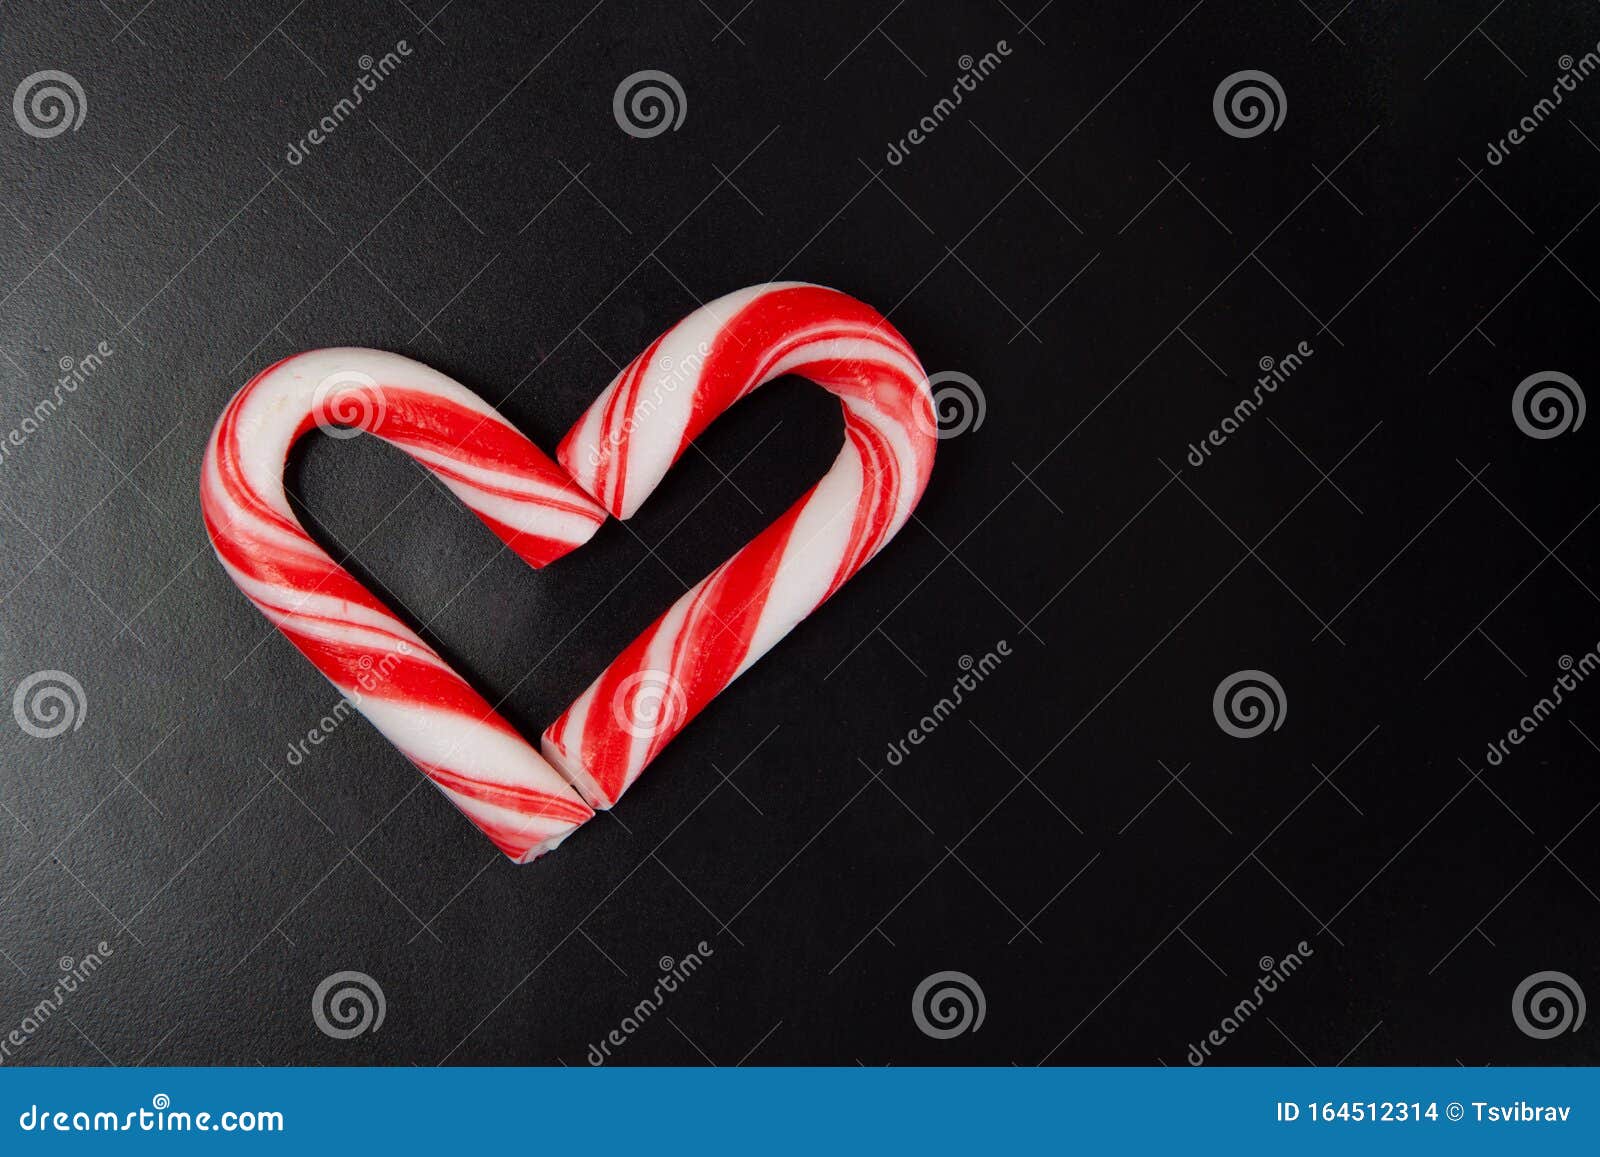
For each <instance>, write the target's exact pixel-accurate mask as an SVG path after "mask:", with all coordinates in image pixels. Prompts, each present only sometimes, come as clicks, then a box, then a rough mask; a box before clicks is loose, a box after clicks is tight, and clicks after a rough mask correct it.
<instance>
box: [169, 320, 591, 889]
mask: <svg viewBox="0 0 1600 1157" xmlns="http://www.w3.org/2000/svg"><path fill="white" fill-rule="evenodd" d="M335 423H337V424H339V425H342V426H346V427H354V429H353V430H341V429H331V430H330V432H332V433H334V434H335V435H336V436H343V435H345V434H346V433H351V432H355V431H359V430H366V431H368V432H370V433H373V434H376V435H377V436H378V437H380V438H382V439H383V440H384V441H386V442H389V443H391V444H393V445H395V446H398V447H399V448H400V449H402V450H404V451H405V452H406V453H407V454H409V455H410V456H411V457H412V458H414V459H416V460H417V462H419V463H420V464H421V465H423V466H424V467H426V468H427V469H428V470H430V471H432V472H433V473H434V474H435V475H436V476H437V477H438V478H439V480H440V481H441V482H443V483H444V484H445V486H447V487H449V488H450V490H452V491H453V492H454V493H455V494H456V496H457V497H459V498H460V499H461V500H462V501H463V502H464V503H466V504H467V506H468V507H470V508H471V509H472V511H473V513H475V514H476V515H477V516H478V517H479V518H480V519H482V520H483V521H484V523H485V524H487V525H488V527H489V528H490V529H491V530H493V531H494V532H495V534H497V535H498V536H499V537H500V538H501V539H502V540H503V541H504V542H505V543H506V544H507V545H508V546H509V547H510V548H511V549H512V550H513V551H515V552H516V553H517V554H518V555H519V556H520V557H521V558H522V559H524V560H525V561H526V562H527V563H529V565H531V566H535V567H538V566H543V565H544V564H545V563H547V562H552V561H554V560H555V559H557V558H560V557H561V556H562V555H564V554H566V553H567V552H568V551H570V550H572V549H573V548H574V547H576V546H579V545H581V544H582V543H584V542H586V541H588V539H589V537H590V536H591V535H592V534H593V533H594V531H595V529H596V528H597V527H598V526H599V525H600V523H601V522H602V521H603V520H604V518H605V514H604V512H603V511H601V510H600V509H599V508H597V507H596V506H595V505H594V503H592V502H591V501H590V500H589V499H588V497H586V496H585V495H584V494H582V493H581V492H580V491H578V490H577V489H576V488H574V487H573V485H572V483H571V481H570V479H568V478H567V476H566V475H565V474H564V473H563V472H562V470H561V468H560V467H558V466H557V465H556V464H555V463H554V462H552V461H551V460H550V459H549V458H548V457H546V456H545V455H544V454H543V453H542V452H541V451H540V450H539V449H538V447H536V446H535V445H534V444H533V443H532V442H530V441H528V439H526V438H525V437H523V436H522V435H521V434H520V433H518V432H517V431H516V430H515V429H513V428H512V426H511V425H510V424H509V423H508V422H506V420H505V419H504V418H502V417H501V416H500V415H499V414H498V413H496V412H495V411H494V410H493V409H491V408H490V407H489V406H488V405H487V404H486V403H484V402H483V400H482V399H480V398H479V397H477V395H475V394H473V393H471V392H470V391H469V390H467V389H465V388H464V387H462V386H460V385H458V384H457V383H455V382H453V381H451V380H450V379H449V378H447V377H445V376H444V375H443V374H439V373H436V372H435V371H433V370H430V369H428V368H427V367H426V366H423V365H419V364H418V363H416V362H413V361H411V360H409V359H407V358H403V357H399V356H398V355H395V354H389V353H381V352H378V351H376V350H363V349H325V350H316V351H314V352H312V353H306V354H301V355H299V356H298V357H292V358H288V359H286V360H284V361H281V362H279V363H278V364H277V365H274V366H271V367H270V368H268V369H266V370H265V371H263V372H262V373H260V374H258V375H257V376H256V377H255V378H254V379H253V380H252V381H251V382H250V383H249V384H248V385H246V386H245V387H244V388H243V389H242V390H240V391H239V392H238V394H236V395H235V396H234V398H233V400H232V402H230V403H229V404H228V407H227V409H226V410H225V411H223V414H222V417H221V418H220V419H219V420H218V422H217V426H216V430H215V431H214V432H213V434H212V436H211V441H210V444H209V445H208V447H207V449H206V457H205V463H204V466H203V468H202V474H201V481H200V504H201V510H202V512H203V514H204V516H205V522H206V530H207V532H208V533H209V534H210V536H211V542H212V545H213V546H214V547H215V548H216V552H217V557H218V558H219V559H221V560H222V565H223V566H224V567H225V568H226V569H227V572H228V574H229V575H230V576H231V577H232V579H233V581H234V582H235V583H237V584H238V586H239V589H240V590H241V591H243V592H244V594H245V596H246V597H247V598H249V599H250V601H251V602H253V603H255V605H256V606H257V608H259V609H260V611H261V613H262V614H264V615H265V616H266V617H267V619H268V620H269V621H270V622H272V623H273V624H274V625H275V626H276V627H277V628H278V629H279V630H280V631H282V632H283V633H284V635H285V636H286V637H287V638H288V639H289V641H290V642H291V643H293V644H294V645H295V646H296V647H298V648H299V649H300V651H301V653H302V654H304V655H305V656H306V657H307V658H308V659H310V660H311V661H312V662H313V663H314V664H316V666H317V668H318V669H319V670H320V671H321V672H322V673H323V674H324V675H326V676H327V677H328V679H329V680H330V681H331V682H332V683H333V685H334V686H335V687H337V688H338V689H339V691H340V692H341V693H342V694H344V695H345V696H346V697H347V698H348V699H349V700H350V702H351V704H352V705H353V706H355V707H357V708H358V709H359V710H360V711H361V712H362V714H364V715H365V716H366V717H367V718H368V719H370V720H371V721H372V723H373V724H374V725H375V726H376V727H377V728H378V730H379V731H381V732H382V733H383V734H384V735H385V736H387V737H388V738H389V740H390V741H391V742H392V743H394V745H395V746H396V747H398V748H399V749H400V751H401V752H402V753H404V754H405V755H406V756H407V757H408V758H409V759H410V760H411V761H412V762H413V763H415V764H416V765H417V767H418V768H420V769H421V771H422V773H423V774H424V775H426V776H427V777H428V778H429V779H430V780H432V781H433V782H434V783H435V784H436V785H437V786H438V787H439V789H440V790H441V791H443V792H444V794H445V795H446V796H447V797H448V798H449V799H450V801H451V802H452V803H454V804H455V805H456V806H457V807H458V808H460V809H461V811H462V812H464V813H465V814H466V816H467V818H468V819H470V820H471V821H472V822H473V823H475V824H476V825H477V826H478V827H479V828H481V829H482V830H483V832H484V833H485V834H486V835H487V836H488V837H489V838H490V839H491V840H492V841H494V843H495V845H496V846H498V847H499V848H500V850H501V851H503V852H505V854H506V855H508V856H510V857H511V858H512V859H513V860H516V861H517V862H519V863H526V862H527V861H529V860H532V859H534V858H535V857H537V856H539V855H541V854H543V853H544V852H547V851H549V850H550V849H552V848H554V847H555V846H556V845H557V844H559V843H560V842H561V841H562V840H563V839H564V838H566V836H567V835H569V834H570V833H571V832H572V831H573V830H574V829H575V828H576V827H577V826H578V825H579V824H581V823H583V822H584V821H585V820H587V819H588V818H589V817H590V816H591V815H592V814H593V813H592V812H591V811H590V809H589V808H588V807H587V806H586V805H585V804H584V803H582V802H581V801H580V800H579V799H578V798H577V797H576V795H575V794H574V792H573V791H572V788H571V787H570V786H569V785H568V784H567V783H566V782H565V781H563V779H562V777H561V776H560V775H559V774H557V773H556V772H555V770H553V769H552V768H551V767H550V765H549V764H547V763H546V762H545V761H544V760H543V759H542V758H540V756H539V753H538V752H536V751H535V750H534V749H533V748H532V747H531V746H529V745H528V743H527V742H526V741H525V740H524V739H523V738H522V737H521V736H520V735H518V734H517V732H516V731H515V730H513V729H512V727H511V725H510V724H508V723H507V722H506V721H505V720H504V719H502V718H501V717H500V716H499V715H498V714H497V713H496V712H495V710H494V709H493V708H492V707H490V706H489V704H488V703H487V702H485V701H484V699H483V698H482V696H480V695H479V694H478V693H477V692H476V691H474V690H472V688H471V687H469V686H468V685H467V683H466V681H465V680H463V679H462V678H461V677H460V676H459V675H457V674H456V673H455V671H453V670H452V669H451V668H450V666H449V665H448V664H447V663H446V662H445V661H444V660H443V659H442V658H440V657H439V655H438V654H436V653H435V652H434V650H433V649H432V648H431V647H429V646H428V645H427V644H426V643H424V642H423V641H422V639H421V638H419V637H418V636H417V634H416V633H415V632H414V631H412V630H411V629H410V628H408V627H407V626H405V624H403V623H402V622H401V621H400V620H399V619H397V618H396V617H395V616H394V615H393V614H391V613H390V612H389V610H388V609H387V608H385V607H384V605H383V604H382V603H381V602H379V601H378V600H377V599H376V598H374V597H373V596H372V595H371V594H369V593H368V591H367V590H366V588H365V587H363V586H362V585H361V584H360V583H359V582H357V581H356V579H355V578H354V577H352V576H351V575H350V574H349V572H347V571H346V570H344V569H343V568H342V567H340V566H339V565H338V564H337V563H335V562H334V561H333V560H332V559H331V558H329V557H328V555H327V554H326V553H325V552H324V551H323V550H322V548H321V547H319V546H317V544H316V543H315V542H313V541H312V540H311V537H310V536H309V535H308V534H306V532H305V529H304V528H303V527H302V526H301V525H300V521H299V519H297V518H296V517H295V515H294V513H293V511H291V509H290V507H289V501H288V498H287V497H286V496H285V494H284V487H283V468H284V463H285V460H286V459H287V457H288V454H289V448H290V447H291V446H292V445H293V444H294V442H295V441H296V440H297V439H298V438H299V437H300V436H301V435H303V434H305V433H306V432H307V431H309V430H311V429H313V428H314V427H318V426H320V427H323V428H330V427H331V426H333V424H335Z"/></svg>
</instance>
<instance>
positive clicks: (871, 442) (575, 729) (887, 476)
mask: <svg viewBox="0 0 1600 1157" xmlns="http://www.w3.org/2000/svg"><path fill="white" fill-rule="evenodd" d="M783 374H798V375H800V376H802V377H806V378H809V379H811V380H812V381H814V382H816V383H817V384H818V385H820V386H822V387H824V388H825V389H827V390H829V391H831V392H832V393H834V394H837V395H838V397H839V400H840V402H841V403H842V404H843V407H844V424H845V441H844V447H843V449H841V450H840V452H839V456H838V458H836V459H835V460H834V463H833V465H832V467H830V468H829V470H828V472H827V474H825V475H824V476H823V478H822V480H821V481H819V482H818V483H817V484H816V486H814V487H812V489H811V490H810V491H809V492H808V493H806V495H805V496H804V497H802V498H801V499H800V500H799V501H798V502H796V503H795V504H794V505H793V506H792V507H790V508H789V510H788V511H787V512H785V513H784V514H783V516H782V517H780V518H779V519H778V520H777V521H776V522H774V523H773V524H772V525H771V526H769V527H768V528H767V529H766V530H765V531H763V532H762V533H761V534H760V535H759V536H757V537H756V538H755V540H754V541H752V542H751V543H749V544H748V545H747V546H745V547H744V548H743V549H742V550H740V551H739V552H738V553H737V554H736V555H734V556H733V557H732V558H731V559H729V560H728V561H727V562H725V563H723V564H722V565H721V566H720V567H718V568H717V569H716V570H715V571H713V572H712V573H711V574H710V575H708V576H707V577H706V578H705V579H704V580H703V581H702V582H700V583H699V584H698V585H697V586H695V587H694V588H693V589H691V590H689V591H688V592H686V593H685V594H684V595H683V596H682V597H681V598H680V599H678V601H677V602H676V603H674V604H673V605H672V607H671V608H670V609H669V610H668V611H667V612H666V613H665V614H664V615H662V616H661V617H660V618H659V619H657V620H656V622H655V623H654V624H653V625H652V626H651V627H650V628H649V629H647V630H646V631H645V632H644V633H643V634H642V635H640V636H639V638H638V639H636V640H635V641H634V642H633V643H632V644H631V645H630V646H629V647H628V648H627V650H625V651H623V653H622V654H621V655H619V656H618V657H617V659H616V660H615V661H614V662H612V664H611V665H610V666H609V667H608V668H606V670H605V671H604V672H603V673H602V674H601V675H600V677H599V678H598V679H596V680H595V681H594V683H593V684H591V685H590V687H589V688H588V690H586V691H585V692H584V693H583V694H582V695H581V696H580V697H579V698H578V700H577V702H575V703H574V704H573V705H572V706H571V707H570V708H568V709H567V711H566V713H565V714H564V715H562V716H561V718H560V719H559V720H557V721H556V722H555V723H554V724H553V725H552V726H551V727H550V728H549V729H548V730H547V731H546V732H545V733H544V740H543V744H542V747H543V750H544V753H545V757H546V758H547V759H549V760H550V762H551V763H553V764H555V765H556V766H557V767H558V768H560V769H561V770H562V771H563V772H564V773H565V774H566V775H567V777H568V778H569V779H571V780H572V782H573V784H574V785H576V786H577V787H578V789H579V790H580V791H582V792H583V794H584V797H585V798H586V799H588V801H589V802H590V803H591V804H593V805H594V806H595V807H597V808H607V807H610V806H611V805H612V804H613V803H615V802H616V800H617V797H618V796H620V795H621V794H622V792H623V791H624V790H625V789H626V788H627V787H628V785H629V784H631V783H632V782H633V781H634V780H635V779H637V778H638V776H639V773H640V772H642V771H643V770H644V769H645V767H646V766H647V765H648V764H649V763H650V761H651V760H652V759H654V758H655V757H656V755H657V754H658V753H659V752H660V751H661V749H662V748H664V747H665V746H666V745H667V744H668V743H669V742H670V741H671V740H672V738H673V737H674V736H675V735H677V733H678V732H679V731H680V730H682V728H683V727H684V726H685V725H686V724H687V723H688V722H689V720H691V719H693V718H694V717H695V715H696V714H697V713H698V712H699V711H700V710H701V709H702V708H703V707H705V705H706V704H707V703H709V702H710V701H711V700H712V699H713V698H714V697H715V696H716V695H717V693H718V692H720V691H721V690H722V689H723V688H724V687H726V686H727V685H728V684H729V683H731V682H733V680H734V679H736V678H737V677H738V676H739V675H740V674H742V673H743V672H744V671H745V670H746V669H748V668H749V667H750V665H751V664H753V663H754V662H755V661H756V660H757V659H759V658H760V657H761V656H762V655H764V654H765V653H766V652H767V651H768V650H769V649H771V647H772V646H773V645H774V644H776V643H777V642H778V640H780V639H782V638H783V637H784V636H785V635H786V634H788V633H789V631H790V630H791V629H792V628H793V627H794V626H795V624H796V623H798V622H800V620H801V619H803V618H805V617H806V616H807V615H809V614H810V613H811V612H812V611H813V610H815V609H816V608H817V607H818V606H819V605H821V603H822V602H823V601H824V600H826V599H827V598H828V597H829V596H830V595H832V594H833V593H834V592H835V591H837V590H838V589H839V588H840V587H841V586H842V585H843V584H844V583H845V582H846V581H847V580H848V579H849V578H850V577H851V576H852V575H854V574H855V573H856V571H858V570H860V569H861V567H862V565H863V564H864V563H866V561H867V560H868V559H870V558H871V557H872V556H873V555H874V554H876V553H877V552H878V551H879V550H881V549H882V548H883V546H884V544H885V543H887V542H888V541H889V540H890V539H891V538H893V537H894V535H895V533H896V532H897V531H899V529H900V528H901V526H903V525H904V524H905V522H906V519H908V518H909V517H910V515H911V510H912V508H913V507H914V506H915V505H916V504H917V500H918V499H919V498H920V497H921V496H922V491H923V488H924V487H925V486H926V485H927V481H928V473H929V471H930V470H931V469H932V468H933V453H934V447H935V445H936V439H935V434H936V430H937V423H936V418H935V414H934V407H933V398H932V394H931V392H930V390H929V387H928V382H927V376H926V375H925V374H924V373H923V371H922V367H921V365H920V364H919V363H918V361H917V357H916V354H914V353H913V352H912V350H911V347H910V346H909V345H908V344H907V343H906V341H905V339H904V338H902V337H901V336H900V335H899V334H898V333H897V332H896V331H895V330H894V328H893V327H892V326H891V325H890V324H889V323H888V321H886V320H885V319H884V318H883V317H882V315H880V314H879V313H878V312H877V311H876V310H874V309H872V308H871V307H870V306H867V305H863V304H862V303H861V302H859V301H856V300H854V299H853V298H850V297H847V296H845V295H844V294H842V293H839V292H837V291H835V290H831V289H824V288H821V287H819V286H814V285H798V284H777V285H761V286H755V287H752V288H750V289H745V290H741V291H739V292H737V293H733V294H730V295H728V296H727V297H723V298H720V299H718V300H717V301H714V302H712V303H711V304H710V305H707V306H704V307H703V308H701V309H699V310H696V311H695V312H694V313H692V314H690V315H689V316H688V317H687V318H685V319H684V320H683V321H681V322H679V323H678V324H677V325H675V326H674V327H672V329H670V330H668V331H667V332H666V333H665V334H664V335H662V336H661V337H660V338H658V339H657V340H656V342H655V344H653V345H652V346H651V347H650V348H649V349H647V350H645V352H644V353H642V354H640V355H639V357H638V358H637V359H635V360H634V362H633V363H632V364H631V365H629V366H628V367H627V368H626V369H624V370H623V371H622V373H620V374H619V375H617V378H616V380H614V381H613V382H612V383H611V385H610V386H608V387H607V388H606V391H605V392H604V393H603V394H601V395H600V397H599V398H598V399H596V401H595V403H594V404H593V405H592V406H590V407H589V410H588V411H587V412H586V413H585V414H584V416H583V417H582V418H581V419H579V421H578V423H577V425H575V426H574V427H573V429H572V431H571V432H570V433H569V434H568V435H567V437H566V439H565V440H564V441H563V442H562V443H561V447H560V450H559V451H558V455H557V456H558V457H559V458H560V460H561V463H562V465H563V466H565V467H566V468H567V470H568V472H569V473H570V474H571V475H572V477H573V478H574V479H575V480H576V481H577V482H578V483H579V485H581V486H582V487H583V488H584V489H585V490H586V491H588V492H589V493H590V494H591V495H593V496H594V498H595V499H596V500H597V501H598V502H599V503H600V504H601V505H602V506H604V507H605V508H606V509H607V510H609V511H610V512H611V513H612V514H615V515H617V516H618V517H619V518H627V517H629V516H630V515H632V514H633V513H634V511H636V510H638V508H639V506H640V504H641V503H643V502H644V501H645V499H647V498H648V497H649V496H650V493H651V492H652V491H653V490H654V489H655V487H656V485H657V483H659V482H660V481H661V479H662V478H663V477H664V476H665V474H666V472H667V470H668V469H669V468H670V467H671V466H672V464H673V463H674V462H676V461H677V459H678V458H679V456H680V455H682V454H683V452H684V451H685V450H686V449H687V448H688V446H689V443H690V442H692V441H694V439H695V438H696V437H698V436H699V434H700V432H701V431H702V430H704V429H705V428H706V427H707V426H708V425H709V424H710V423H711V422H712V421H713V420H714V419H715V418H716V417H717V416H718V415H719V414H721V413H722V412H723V411H724V410H726V409H727V408H728V407H729V406H731V405H733V404H734V403H735V402H737V401H738V400H739V399H740V398H742V397H744V396H745V395H746V394H748V393H750V391H752V390H754V389H755V388H756V387H757V386H759V385H760V384H761V383H763V382H766V381H770V380H771V379H773V378H776V377H779V376H781V375H783Z"/></svg>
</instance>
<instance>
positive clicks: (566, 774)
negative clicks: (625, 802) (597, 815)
mask: <svg viewBox="0 0 1600 1157" xmlns="http://www.w3.org/2000/svg"><path fill="white" fill-rule="evenodd" d="M565 721H566V720H565V717H564V716H563V718H562V719H561V720H558V721H557V722H556V723H554V724H552V725H551V726H550V727H549V728H548V729H547V730H546V731H545V733H544V735H543V736H541V737H540V740H539V753H540V754H541V755H543V756H544V758H545V762H546V763H548V764H549V765H550V766H551V767H553V768H555V769H556V771H558V772H560V774H561V777H562V778H563V779H565V780H566V781H567V782H568V783H570V784H571V785H572V786H573V787H574V788H575V789H576V790H577V792H578V794H579V795H581V796H582V797H583V802H584V803H586V804H588V805H589V806H590V807H592V808H593V809H594V810H595V811H597V812H603V811H610V810H611V807H612V805H613V804H615V803H616V802H617V797H618V796H620V795H621V794H622V792H620V791H617V792H615V793H610V792H607V791H606V790H605V788H603V787H601V786H600V781H599V780H598V779H596V778H595V777H594V775H593V774H592V773H591V772H590V771H589V769H588V767H587V766H586V765H585V763H584V760H583V754H582V752H580V751H577V750H575V749H571V748H568V747H566V746H565V745H564V744H562V743H561V741H560V739H559V738H558V737H557V732H558V731H559V730H560V729H561V726H562V724H563V723H564V722H565Z"/></svg>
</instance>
